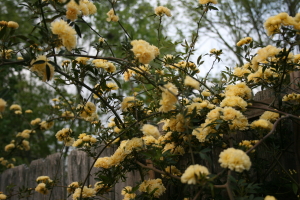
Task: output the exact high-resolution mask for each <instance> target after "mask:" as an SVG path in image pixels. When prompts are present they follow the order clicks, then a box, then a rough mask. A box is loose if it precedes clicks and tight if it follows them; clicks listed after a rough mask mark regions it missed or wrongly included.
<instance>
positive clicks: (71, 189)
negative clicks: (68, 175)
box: [67, 181, 110, 200]
mask: <svg viewBox="0 0 300 200" xmlns="http://www.w3.org/2000/svg"><path fill="white" fill-rule="evenodd" d="M102 188H105V189H106V190H107V191H109V190H110V188H107V187H106V186H105V185H104V184H102V181H99V182H96V183H95V185H94V188H92V187H91V186H90V187H87V186H84V187H83V191H82V197H83V198H88V197H93V196H95V195H96V193H97V192H98V191H99V190H100V189H102ZM67 191H68V193H69V194H72V193H73V199H74V200H77V199H78V198H79V197H80V193H81V185H80V184H79V183H78V182H72V183H71V184H70V185H68V188H67Z"/></svg>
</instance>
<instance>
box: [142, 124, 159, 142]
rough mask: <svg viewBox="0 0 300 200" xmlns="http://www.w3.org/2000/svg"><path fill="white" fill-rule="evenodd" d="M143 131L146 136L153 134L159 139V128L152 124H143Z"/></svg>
mask: <svg viewBox="0 0 300 200" xmlns="http://www.w3.org/2000/svg"><path fill="white" fill-rule="evenodd" d="M141 131H142V132H143V134H144V135H145V136H153V137H154V138H155V139H158V137H159V136H160V133H159V130H158V128H157V127H155V126H153V125H151V124H145V125H143V127H142V129H141Z"/></svg>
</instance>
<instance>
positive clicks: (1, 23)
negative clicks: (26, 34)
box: [0, 20, 19, 30]
mask: <svg viewBox="0 0 300 200" xmlns="http://www.w3.org/2000/svg"><path fill="white" fill-rule="evenodd" d="M3 26H7V27H8V28H13V29H17V28H19V24H18V23H17V22H14V21H8V22H7V21H3V20H2V21H0V30H1V29H2V27H3Z"/></svg>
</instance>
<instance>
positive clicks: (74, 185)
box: [67, 182, 80, 193]
mask: <svg viewBox="0 0 300 200" xmlns="http://www.w3.org/2000/svg"><path fill="white" fill-rule="evenodd" d="M79 187H80V185H79V183H78V182H72V183H71V184H70V185H68V188H67V191H68V193H74V192H75V190H76V188H79Z"/></svg>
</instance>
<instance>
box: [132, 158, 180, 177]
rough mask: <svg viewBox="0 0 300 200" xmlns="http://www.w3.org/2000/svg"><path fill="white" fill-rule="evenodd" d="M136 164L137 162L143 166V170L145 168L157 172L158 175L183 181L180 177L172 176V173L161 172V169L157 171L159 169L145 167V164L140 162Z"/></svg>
mask: <svg viewBox="0 0 300 200" xmlns="http://www.w3.org/2000/svg"><path fill="white" fill-rule="evenodd" d="M135 162H136V163H137V164H138V165H139V166H141V167H143V168H145V169H151V170H153V171H155V172H157V173H160V174H164V175H167V176H170V177H172V178H175V179H177V180H181V179H180V177H178V176H175V175H173V174H170V173H167V172H164V171H161V170H159V169H157V168H155V167H150V166H147V165H144V164H143V163H141V162H139V161H135Z"/></svg>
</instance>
